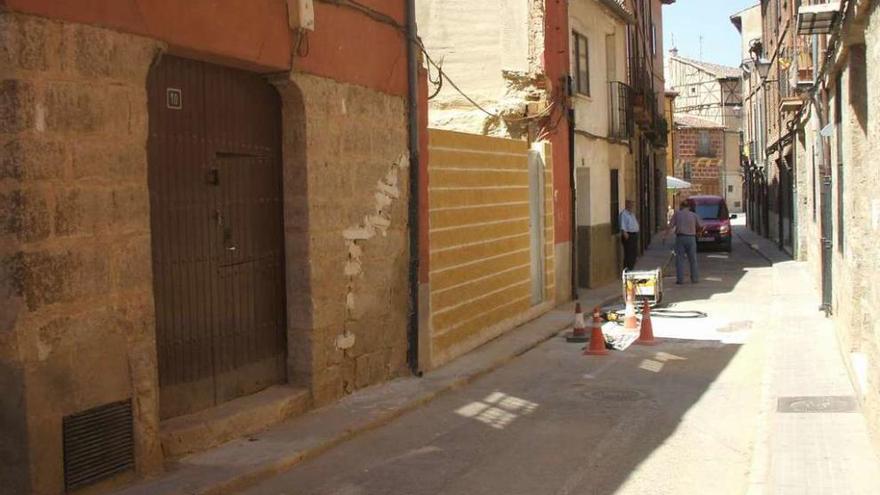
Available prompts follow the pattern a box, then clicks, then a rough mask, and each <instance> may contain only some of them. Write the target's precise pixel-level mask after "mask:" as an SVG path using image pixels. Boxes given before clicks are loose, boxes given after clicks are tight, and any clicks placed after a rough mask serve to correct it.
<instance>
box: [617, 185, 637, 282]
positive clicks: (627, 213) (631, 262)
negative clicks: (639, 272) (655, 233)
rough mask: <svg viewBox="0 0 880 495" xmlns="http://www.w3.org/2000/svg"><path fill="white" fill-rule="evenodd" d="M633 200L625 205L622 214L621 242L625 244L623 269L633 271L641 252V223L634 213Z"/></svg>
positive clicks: (629, 200)
mask: <svg viewBox="0 0 880 495" xmlns="http://www.w3.org/2000/svg"><path fill="white" fill-rule="evenodd" d="M632 208H633V202H632V200H631V199H628V200H626V202H625V203H624V208H623V211H621V212H620V242H621V243H623V267H624V268H626V269H627V270H633V269H635V267H636V256H638V252H639V221H638V220H636V216H635V215H634V214H633V212H632Z"/></svg>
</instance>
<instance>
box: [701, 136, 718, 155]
mask: <svg viewBox="0 0 880 495" xmlns="http://www.w3.org/2000/svg"><path fill="white" fill-rule="evenodd" d="M697 138H698V139H697V156H715V155H714V154H713V153H712V136H710V135H709V131H700V133H699V134H698V135H697Z"/></svg>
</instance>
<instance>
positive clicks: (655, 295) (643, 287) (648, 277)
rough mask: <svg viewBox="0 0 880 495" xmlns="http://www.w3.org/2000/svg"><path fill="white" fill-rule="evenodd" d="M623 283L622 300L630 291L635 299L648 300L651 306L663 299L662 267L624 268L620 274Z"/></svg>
mask: <svg viewBox="0 0 880 495" xmlns="http://www.w3.org/2000/svg"><path fill="white" fill-rule="evenodd" d="M621 281H622V285H623V300H624V301H626V299H627V294H629V293H630V291H632V293H633V294H634V295H635V299H636V300H639V301H648V304H650V305H651V306H652V307H654V306H656V305H658V304H660V302H661V301H662V300H663V269H661V268H656V269H654V270H647V271H636V270H632V271H630V270H624V271H623V275H621Z"/></svg>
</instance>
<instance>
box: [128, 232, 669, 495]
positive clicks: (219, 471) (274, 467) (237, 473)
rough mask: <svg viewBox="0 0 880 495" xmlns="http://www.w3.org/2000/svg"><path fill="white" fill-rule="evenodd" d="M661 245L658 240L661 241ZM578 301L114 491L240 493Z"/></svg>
mask: <svg viewBox="0 0 880 495" xmlns="http://www.w3.org/2000/svg"><path fill="white" fill-rule="evenodd" d="M658 243H659V238H658ZM670 257H671V256H670V251H669V248H668V247H663V246H660V245H658V246H651V247H650V248H649V249H648V250H646V251H645V254H644V255H643V256H642V258H640V259H639V262H638V264H637V268H638V269H649V268H655V267H657V266H664V265H665V264H666V263H667V262H668V261H669V259H670ZM620 290H621V289H620V282H618V281H615V282H612V283H610V284H608V285H606V286H604V287H601V288H597V289H589V290H582V291H580V294H579V296H580V302H581V304H582V306H583V307H587V308H590V307H593V306H602V305H606V304H609V303H611V302H613V301H615V300H617V299H618V298H619V297H620ZM573 311H574V302H568V303H564V304H562V305H560V306H558V307H557V308H556V309H554V310H551V311H549V312H548V313H545V314H544V315H542V316H540V317H538V318H536V319H535V320H532V321H530V322H528V323H526V324H524V325H521V326H519V327H517V328H515V329H514V330H512V331H510V332H508V333H506V334H504V335H502V336H501V337H499V338H497V339H495V340H493V341H491V342H489V343H487V344H485V345H483V346H482V347H480V348H478V349H476V350H474V351H472V352H470V353H468V354H466V355H464V356H462V357H460V358H458V359H456V360H455V361H453V362H451V363H449V364H448V365H446V366H444V367H442V368H440V369H437V370H434V371H431V372H429V373H426V374H425V375H424V376H423V377H421V378H416V377H407V378H401V379H397V380H393V381H391V382H388V383H385V384H382V385H378V386H376V387H372V388H368V389H365V390H362V391H359V392H357V393H354V394H352V395H350V396H348V397H345V398H343V399H342V400H340V401H339V402H337V403H335V404H333V405H330V406H327V407H324V408H321V409H317V410H314V411H310V412H309V413H307V414H305V415H303V416H300V417H298V418H294V419H292V420H290V421H288V422H285V423H282V424H279V425H276V426H274V427H271V428H269V429H268V430H266V431H264V432H261V433H259V434H256V435H251V436H250V437H248V438H242V439H238V440H233V441H231V442H229V443H226V444H223V445H221V446H219V447H216V448H213V449H210V450H207V451H204V452H200V453H196V454H192V455H189V456H187V457H184V458H182V459H180V460H178V461H177V462H175V463H173V465H171V466H169V468H168V471H166V472H165V473H163V474H162V475H160V476H159V477H156V478H152V479H148V480H144V481H142V482H140V483H138V484H135V485H133V486H130V487H127V488H124V489H122V490H120V491H118V492H116V493H118V494H124V495H164V494H167V495H171V494H174V495H182V494H187V495H195V494H199V495H213V494H221V493H234V492H235V491H238V490H240V489H242V488H244V487H247V486H249V485H252V484H254V483H256V482H258V481H260V480H262V479H264V478H268V477H270V476H273V475H276V474H279V473H281V472H284V471H286V470H288V469H291V468H292V467H294V466H295V465H297V464H298V463H300V462H302V461H303V460H305V459H309V458H312V457H315V456H317V455H320V454H321V453H323V452H325V451H327V450H329V449H331V448H332V447H334V446H336V445H338V444H340V443H342V442H344V441H346V440H348V439H350V438H352V437H354V436H356V435H358V434H360V433H364V432H366V431H370V430H373V429H375V428H379V427H381V426H383V425H385V424H387V423H389V422H391V421H393V420H394V419H395V418H398V417H400V416H401V415H403V414H405V413H407V412H409V411H412V410H413V409H416V408H418V407H419V406H421V405H423V404H426V403H428V402H430V401H431V400H433V399H435V398H436V397H438V396H439V395H441V394H443V393H445V392H448V391H450V390H455V389H457V388H460V387H462V386H465V385H467V384H468V383H470V382H472V381H473V380H475V379H477V378H479V377H481V376H483V375H485V374H487V373H490V372H492V371H493V370H495V369H497V368H499V367H501V366H503V365H504V364H505V363H507V362H509V361H510V360H512V359H514V358H516V357H517V356H520V355H522V354H523V353H525V352H527V351H529V350H530V349H532V348H534V347H536V346H537V345H539V344H541V343H542V342H544V341H546V340H548V339H550V338H552V337H554V336H555V335H557V334H559V333H560V332H561V331H564V330H567V329H568V328H570V327H571V325H572V321H573Z"/></svg>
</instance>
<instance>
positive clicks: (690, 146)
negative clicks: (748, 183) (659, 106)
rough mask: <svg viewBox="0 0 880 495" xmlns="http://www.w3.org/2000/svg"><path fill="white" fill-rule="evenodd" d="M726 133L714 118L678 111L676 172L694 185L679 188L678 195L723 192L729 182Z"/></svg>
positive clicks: (675, 149)
mask: <svg viewBox="0 0 880 495" xmlns="http://www.w3.org/2000/svg"><path fill="white" fill-rule="evenodd" d="M724 134H725V133H724V127H723V126H721V125H720V124H717V123H715V122H712V121H709V120H705V119H702V118H700V117H694V116H691V115H679V114H676V115H675V142H674V144H673V149H674V151H673V153H674V156H675V165H674V175H675V177H677V178H679V179H682V180H684V181H687V182H690V183H691V184H692V185H693V187H691V188H689V189H682V190H679V191H676V193H677V194H678V195H679V198H677V199H683V198H686V197H687V196H690V195H693V194H711V195H717V196H721V195H723V194H722V191H724V189H725V186H726V184H724V178H725V176H724V174H723V171H724V168H725V161H724V155H725V153H724ZM730 206H731V207H733V205H730Z"/></svg>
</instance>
